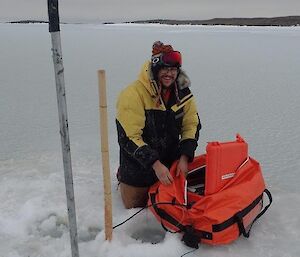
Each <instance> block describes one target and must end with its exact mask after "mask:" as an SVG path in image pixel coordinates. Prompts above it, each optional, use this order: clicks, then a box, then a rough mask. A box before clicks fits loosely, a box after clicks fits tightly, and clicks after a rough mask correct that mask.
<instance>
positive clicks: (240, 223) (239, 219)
mask: <svg viewBox="0 0 300 257" xmlns="http://www.w3.org/2000/svg"><path fill="white" fill-rule="evenodd" d="M263 193H266V195H267V196H268V198H269V204H268V205H267V206H265V208H264V209H263V210H262V211H261V212H260V213H259V214H258V215H257V216H256V217H255V219H254V220H253V221H252V223H251V225H250V228H249V230H248V231H247V232H246V229H245V226H244V223H243V216H242V213H241V212H238V213H237V214H236V215H235V217H236V220H237V224H238V227H239V231H240V234H243V236H244V237H246V238H248V237H249V236H250V231H251V229H252V226H253V224H254V222H255V221H256V220H258V219H259V218H260V217H261V216H262V215H263V214H264V213H265V212H266V211H267V209H268V208H269V207H270V205H271V203H272V195H271V193H270V191H269V190H268V189H265V190H264V192H263Z"/></svg>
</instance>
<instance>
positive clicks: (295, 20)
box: [126, 16, 300, 27]
mask: <svg viewBox="0 0 300 257" xmlns="http://www.w3.org/2000/svg"><path fill="white" fill-rule="evenodd" d="M126 23H138V24H145V23H146V24H149V23H155V24H157V23H158V24H168V25H225V26H284V27H290V26H300V16H285V17H273V18H214V19H210V20H163V19H155V20H140V21H132V22H126Z"/></svg>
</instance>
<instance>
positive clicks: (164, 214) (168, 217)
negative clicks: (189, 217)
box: [150, 190, 213, 240]
mask: <svg viewBox="0 0 300 257" xmlns="http://www.w3.org/2000/svg"><path fill="white" fill-rule="evenodd" d="M157 193H158V190H157V191H156V193H151V194H150V201H151V204H152V207H153V209H154V211H155V212H156V214H157V215H158V216H159V217H161V218H162V219H164V220H165V221H167V222H168V223H170V224H172V225H173V226H175V227H177V228H178V229H179V230H178V231H176V232H175V233H177V232H186V230H187V227H190V226H188V225H187V226H184V225H183V224H181V223H180V222H179V221H177V220H176V219H175V218H174V217H172V216H171V215H170V214H168V213H167V212H166V211H165V210H163V209H161V208H159V207H157V205H159V204H171V205H172V203H157V202H156V200H155V197H156V194H157ZM173 205H174V204H173ZM161 225H162V227H163V228H164V229H165V230H166V231H168V232H171V233H174V232H172V231H170V230H168V229H167V228H166V226H165V225H164V224H163V223H162V222H161ZM194 233H195V234H196V235H197V236H198V237H199V238H203V239H207V240H212V237H213V236H212V233H210V232H206V231H203V230H198V229H194Z"/></svg>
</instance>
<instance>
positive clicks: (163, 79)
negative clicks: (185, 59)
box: [158, 67, 178, 88]
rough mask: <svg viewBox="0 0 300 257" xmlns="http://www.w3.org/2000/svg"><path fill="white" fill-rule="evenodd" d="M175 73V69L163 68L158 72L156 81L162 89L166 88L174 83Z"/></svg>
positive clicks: (176, 71) (176, 70)
mask: <svg viewBox="0 0 300 257" xmlns="http://www.w3.org/2000/svg"><path fill="white" fill-rule="evenodd" d="M177 73H178V69H177V68H176V67H163V68H161V69H160V70H159V72H158V81H159V82H160V84H161V85H162V86H163V87H165V88H168V87H170V86H171V85H172V84H173V83H174V82H175V80H176V78H177Z"/></svg>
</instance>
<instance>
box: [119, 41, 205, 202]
mask: <svg viewBox="0 0 300 257" xmlns="http://www.w3.org/2000/svg"><path fill="white" fill-rule="evenodd" d="M181 65H182V59H181V53H180V52H178V51H175V50H174V49H173V47H172V46H171V45H164V44H163V43H162V42H160V41H157V42H155V43H154V44H153V47H152V57H151V61H147V62H146V63H145V64H144V65H143V67H142V70H141V72H140V74H139V76H138V79H137V80H136V81H134V82H133V83H131V84H130V85H129V86H128V87H126V88H125V89H124V90H123V91H122V92H121V94H120V96H119V98H118V101H117V117H116V124H117V131H118V142H119V146H120V167H119V170H118V174H117V175H118V179H119V181H120V191H121V196H122V200H123V203H124V205H125V207H126V208H134V207H144V206H145V205H146V204H147V199H148V194H147V193H148V188H149V187H150V186H151V185H153V184H154V183H155V182H157V181H158V180H159V181H160V182H161V183H163V184H171V183H172V182H173V178H172V176H171V175H170V172H169V168H170V166H171V164H172V163H173V162H174V161H175V160H178V159H179V162H178V166H177V173H176V175H177V176H178V175H179V174H180V172H183V173H184V174H186V173H187V171H188V169H187V168H188V167H187V166H188V162H191V161H193V158H194V153H195V150H196V147H197V141H198V137H199V130H200V128H201V124H200V120H199V116H198V113H197V108H196V104H195V101H194V97H193V95H192V93H191V91H190V88H189V86H190V84H191V83H190V80H189V78H188V76H187V75H186V73H185V72H184V71H183V70H182V69H181Z"/></svg>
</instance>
